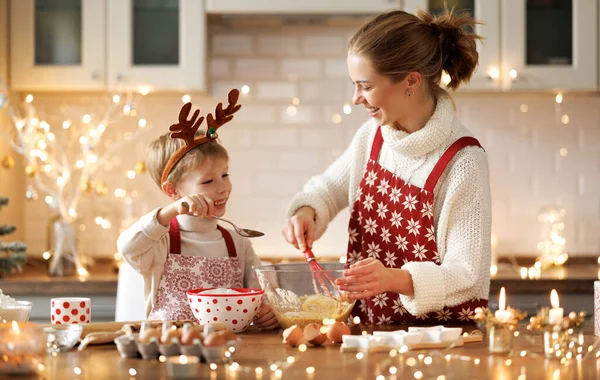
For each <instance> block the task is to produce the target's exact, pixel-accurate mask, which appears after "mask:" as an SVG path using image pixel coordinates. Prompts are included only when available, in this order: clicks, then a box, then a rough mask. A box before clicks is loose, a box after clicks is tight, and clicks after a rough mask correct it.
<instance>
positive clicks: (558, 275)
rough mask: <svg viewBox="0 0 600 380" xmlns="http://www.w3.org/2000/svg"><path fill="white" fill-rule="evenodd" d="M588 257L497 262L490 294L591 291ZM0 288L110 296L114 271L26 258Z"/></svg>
mask: <svg viewBox="0 0 600 380" xmlns="http://www.w3.org/2000/svg"><path fill="white" fill-rule="evenodd" d="M590 259H592V260H587V261H589V263H586V262H581V261H579V262H575V263H573V264H570V265H564V266H563V267H554V268H549V269H544V270H542V271H541V274H540V276H539V278H536V279H528V278H526V279H523V278H521V272H520V269H521V268H522V267H523V266H521V265H523V264H522V263H516V262H513V263H508V262H503V263H500V264H499V265H498V272H497V273H496V274H495V275H492V277H491V283H490V294H498V293H499V291H500V288H501V287H503V286H504V287H506V288H507V289H511V293H512V294H525V293H530V294H531V293H539V294H547V293H548V291H549V289H556V290H557V291H558V292H559V293H560V294H568V293H578V294H592V293H593V291H594V281H596V280H598V278H599V276H600V266H599V265H598V264H597V263H596V260H595V259H594V258H590ZM526 264H528V263H526ZM0 289H2V291H3V293H4V294H9V295H11V296H27V295H40V296H42V295H50V296H59V295H62V294H69V295H71V296H78V295H82V296H84V295H85V296H91V295H110V296H114V295H116V293H117V272H116V270H115V268H114V263H113V261H112V260H98V261H97V262H96V265H95V266H94V267H92V268H91V270H90V276H89V277H88V278H87V279H85V280H81V279H80V278H79V277H77V276H66V277H50V276H48V274H47V266H46V263H45V262H44V261H42V260H37V259H30V260H29V261H28V263H27V265H26V266H25V267H24V270H23V272H22V273H17V274H14V275H12V276H7V277H5V278H4V279H2V280H0Z"/></svg>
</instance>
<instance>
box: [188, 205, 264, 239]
mask: <svg viewBox="0 0 600 380" xmlns="http://www.w3.org/2000/svg"><path fill="white" fill-rule="evenodd" d="M181 205H182V206H183V207H185V208H187V209H188V210H189V208H190V206H189V205H188V204H187V202H182V203H181ZM211 218H213V219H217V220H220V221H222V222H225V223H229V224H231V225H232V226H233V229H234V230H235V232H237V234H238V235H240V236H243V237H247V238H254V237H261V236H264V235H265V234H264V233H262V232H260V231H256V230H251V229H248V228H241V227H238V226H236V225H235V224H234V223H233V222H230V221H229V220H227V219H223V218H219V217H218V216H214V215H211Z"/></svg>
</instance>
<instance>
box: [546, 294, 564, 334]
mask: <svg viewBox="0 0 600 380" xmlns="http://www.w3.org/2000/svg"><path fill="white" fill-rule="evenodd" d="M550 303H551V304H552V309H550V313H549V314H548V321H549V322H550V324H551V325H558V324H559V323H561V322H562V320H563V318H564V310H563V308H562V307H558V306H559V303H558V293H556V289H552V292H550Z"/></svg>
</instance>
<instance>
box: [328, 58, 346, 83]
mask: <svg viewBox="0 0 600 380" xmlns="http://www.w3.org/2000/svg"><path fill="white" fill-rule="evenodd" d="M325 75H326V76H327V77H330V78H348V66H347V65H346V60H345V59H326V60H325Z"/></svg>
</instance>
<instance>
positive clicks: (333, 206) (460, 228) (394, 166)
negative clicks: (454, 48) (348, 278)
mask: <svg viewBox="0 0 600 380" xmlns="http://www.w3.org/2000/svg"><path fill="white" fill-rule="evenodd" d="M381 129H382V134H383V139H384V143H383V146H382V148H381V152H380V156H379V161H378V162H379V164H380V165H381V166H383V167H384V168H385V169H387V170H389V171H391V172H392V173H395V174H396V175H397V176H398V177H400V178H402V179H403V180H404V181H407V182H409V183H411V184H413V185H416V186H419V187H421V188H422V187H423V186H424V184H425V180H426V179H427V177H428V176H429V173H430V172H431V170H432V169H433V167H434V165H435V164H436V163H437V162H438V160H439V158H440V156H441V155H442V154H443V153H444V151H445V150H446V149H447V148H448V147H449V146H450V145H451V144H452V143H453V142H454V141H455V140H456V139H458V138H459V137H463V136H471V134H470V132H469V131H468V130H467V129H466V128H465V127H464V126H463V125H462V124H461V123H460V121H459V120H458V119H457V117H456V114H455V112H454V105H453V103H452V100H451V99H450V98H449V97H441V98H439V99H438V102H437V106H436V110H435V112H434V114H433V116H432V117H431V119H430V120H429V122H427V124H426V125H425V127H424V128H422V129H421V130H419V131H417V132H414V133H410V134H409V133H406V132H403V131H400V130H397V129H393V128H392V127H391V126H382V128H381ZM376 130H377V125H376V123H375V122H374V120H372V119H371V120H369V121H367V122H366V123H365V124H364V125H363V126H362V127H361V128H360V129H359V130H358V131H357V133H356V135H355V136H354V139H353V140H352V143H351V144H350V146H349V147H348V148H347V149H346V151H345V152H344V153H343V154H342V155H341V156H340V157H339V158H338V159H337V160H336V161H335V162H334V163H333V164H332V165H331V166H330V167H329V168H328V169H327V170H326V171H325V172H324V173H323V174H322V175H320V176H316V177H313V178H311V179H310V180H309V181H308V183H307V184H306V185H305V186H304V189H303V191H302V192H300V193H299V194H297V195H296V196H295V197H294V198H293V199H292V201H291V204H290V207H289V210H288V215H289V216H292V215H293V214H294V213H295V211H296V210H297V209H298V208H300V207H302V206H305V205H308V206H311V207H312V208H314V209H315V211H316V223H317V231H316V238H319V237H320V236H321V235H322V234H323V233H324V232H325V230H326V228H327V225H328V223H329V222H330V221H331V220H332V219H333V218H334V217H335V215H336V214H337V213H338V212H339V211H340V210H342V209H344V208H345V207H347V206H348V205H350V207H352V206H353V204H354V201H355V199H356V195H357V191H358V188H359V184H360V181H361V179H362V177H363V174H364V171H365V167H366V165H367V161H368V159H369V155H370V151H371V146H372V143H373V139H374V137H375V132H376ZM490 198H491V197H490V185H489V172H488V163H487V156H486V153H485V152H484V151H483V150H482V149H481V148H478V147H466V148H464V149H462V150H461V151H459V152H458V153H457V154H456V156H455V157H454V159H453V160H452V161H451V162H450V164H449V165H448V167H447V168H446V170H445V172H444V174H443V175H442V176H441V178H440V180H439V182H438V184H437V186H436V188H435V191H434V203H435V204H434V208H435V210H434V223H435V230H436V242H437V246H438V252H439V255H440V260H441V265H439V266H438V265H436V264H434V263H432V262H410V263H407V264H405V265H404V266H402V269H406V270H407V271H408V272H410V274H411V275H412V280H413V286H414V290H415V293H414V297H407V296H404V295H400V300H401V301H402V303H403V304H404V307H405V308H406V310H407V311H408V312H410V313H411V314H413V315H415V316H416V315H420V314H423V313H428V312H432V311H437V310H440V309H442V308H443V307H444V306H455V305H459V304H461V303H463V302H465V301H469V300H472V299H487V298H488V295H489V285H490V260H491V245H490V235H491V200H490Z"/></svg>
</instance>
